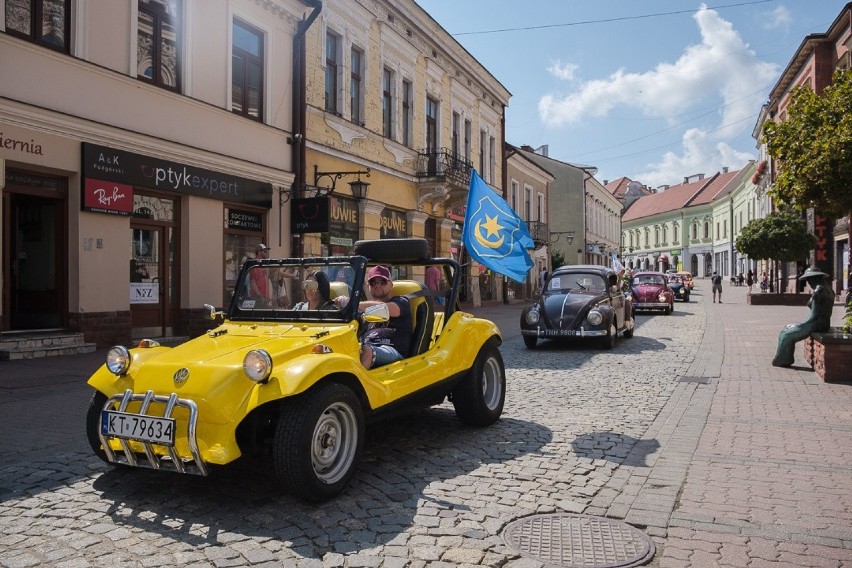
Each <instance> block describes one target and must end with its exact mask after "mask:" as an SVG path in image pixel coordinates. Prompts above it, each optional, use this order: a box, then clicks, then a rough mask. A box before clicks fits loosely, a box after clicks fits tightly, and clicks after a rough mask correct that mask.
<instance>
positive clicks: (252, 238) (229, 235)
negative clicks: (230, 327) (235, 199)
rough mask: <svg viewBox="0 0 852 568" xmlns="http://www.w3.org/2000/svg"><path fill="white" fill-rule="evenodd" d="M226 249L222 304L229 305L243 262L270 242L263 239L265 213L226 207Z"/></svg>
mask: <svg viewBox="0 0 852 568" xmlns="http://www.w3.org/2000/svg"><path fill="white" fill-rule="evenodd" d="M224 230H225V239H224V242H225V250H224V252H223V254H224V261H223V266H224V282H225V285H224V287H223V290H224V296H223V298H222V302H223V303H222V305H223V306H227V305H229V304H230V302H231V297H232V296H233V295H234V287H235V286H236V284H237V276H239V274H240V268H242V265H243V263H245V261H246V260H248V259H250V258H254V257H255V251H256V250H257V245H259V244H260V243H264V244H268V243H265V242H264V241H263V235H264V234H265V233H264V231H263V214H262V213H261V212H259V211H249V210H245V209H236V208H233V207H225V226H224Z"/></svg>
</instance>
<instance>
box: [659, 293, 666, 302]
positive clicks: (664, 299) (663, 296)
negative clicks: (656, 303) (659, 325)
mask: <svg viewBox="0 0 852 568" xmlns="http://www.w3.org/2000/svg"><path fill="white" fill-rule="evenodd" d="M658 299H659V300H660V301H661V302H665V301H666V295H665V294H660V297H659V298H658Z"/></svg>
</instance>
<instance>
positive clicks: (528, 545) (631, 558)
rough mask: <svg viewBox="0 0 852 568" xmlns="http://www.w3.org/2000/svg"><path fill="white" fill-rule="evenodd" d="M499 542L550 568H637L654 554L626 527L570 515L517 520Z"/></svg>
mask: <svg viewBox="0 0 852 568" xmlns="http://www.w3.org/2000/svg"><path fill="white" fill-rule="evenodd" d="M503 538H504V539H505V541H506V544H508V545H509V546H510V547H512V548H513V549H515V550H516V551H517V552H518V553H519V554H521V555H522V556H526V557H528V558H533V559H535V560H538V561H539V562H543V563H544V564H545V565H547V566H554V567H556V566H559V567H573V568H616V567H620V566H640V565H642V564H644V563H646V562H648V561H650V560H651V558H653V556H654V552H655V547H654V542H653V541H652V540H651V539H650V538H649V537H648V535H646V534H645V533H643V532H642V531H640V530H639V529H636V528H634V527H631V526H630V525H628V524H627V523H622V522H621V521H615V520H613V519H606V518H603V517H592V516H589V515H572V514H570V513H560V514H553V515H533V516H531V517H525V518H523V519H518V520H517V521H513V522H511V523H509V524H508V525H507V526H506V530H505V531H503Z"/></svg>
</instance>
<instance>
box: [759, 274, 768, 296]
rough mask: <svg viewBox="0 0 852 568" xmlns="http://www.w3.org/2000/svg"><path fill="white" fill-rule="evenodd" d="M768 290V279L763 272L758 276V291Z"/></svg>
mask: <svg viewBox="0 0 852 568" xmlns="http://www.w3.org/2000/svg"><path fill="white" fill-rule="evenodd" d="M768 289H769V277H768V276H767V275H766V273H765V272H764V273H763V274H761V275H760V291H761V292H766V291H767V290H768Z"/></svg>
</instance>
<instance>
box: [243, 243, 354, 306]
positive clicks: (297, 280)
mask: <svg viewBox="0 0 852 568" xmlns="http://www.w3.org/2000/svg"><path fill="white" fill-rule="evenodd" d="M363 262H364V259H363V258H361V257H355V258H324V259H283V260H264V261H262V262H260V263H254V262H250V263H247V264H246V265H245V266H244V267H243V270H242V271H241V273H240V278H239V280H238V281H237V286H236V288H235V289H234V295H233V297H232V299H231V307H230V310H229V311H230V314H229V315H230V318H231V319H261V320H283V321H310V320H318V319H320V320H340V321H343V320H345V319H348V317H349V314H350V310H348V309H347V306H348V304H349V300H350V299H351V298H352V296H353V286H355V285H357V284H358V283H359V282H362V281H363V271H364V268H363V266H364V265H363ZM356 275H359V276H360V278H356ZM358 296H359V297H360V295H358ZM355 300H356V302H357V300H358V298H355Z"/></svg>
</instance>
